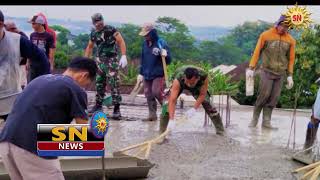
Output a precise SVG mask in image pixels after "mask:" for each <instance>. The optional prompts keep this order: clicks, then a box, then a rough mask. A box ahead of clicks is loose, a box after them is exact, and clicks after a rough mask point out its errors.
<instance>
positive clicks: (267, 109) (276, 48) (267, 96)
mask: <svg viewBox="0 0 320 180" xmlns="http://www.w3.org/2000/svg"><path fill="white" fill-rule="evenodd" d="M285 19H286V16H284V15H281V17H280V18H279V20H278V21H277V22H276V23H275V26H274V27H272V28H270V29H269V30H267V31H265V32H263V33H262V34H261V35H260V37H259V40H258V42H257V45H256V48H255V50H254V53H253V56H252V59H251V61H250V64H249V70H248V71H247V76H248V77H253V76H254V69H255V68H256V66H257V63H258V60H259V58H261V59H262V68H261V71H260V84H259V93H258V97H257V100H256V102H255V105H254V110H253V117H252V120H251V122H250V124H249V127H256V126H257V123H258V119H259V116H260V113H261V111H262V109H263V122H262V127H264V128H268V129H274V130H276V129H277V128H276V127H274V126H272V125H271V115H272V111H273V109H274V108H275V107H276V105H277V102H278V98H279V96H280V93H281V88H282V84H283V80H284V79H285V77H286V76H287V85H286V88H287V89H291V88H292V87H293V79H292V75H293V66H294V59H295V44H296V42H295V40H294V39H293V37H292V36H291V35H290V34H289V33H288V27H289V25H288V24H286V23H285Z"/></svg>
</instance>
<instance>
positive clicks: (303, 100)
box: [279, 25, 320, 108]
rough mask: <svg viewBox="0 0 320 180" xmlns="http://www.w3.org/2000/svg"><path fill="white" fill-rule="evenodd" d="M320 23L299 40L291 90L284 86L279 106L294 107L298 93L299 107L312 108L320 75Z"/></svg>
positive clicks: (304, 33)
mask: <svg viewBox="0 0 320 180" xmlns="http://www.w3.org/2000/svg"><path fill="white" fill-rule="evenodd" d="M319 37H320V25H315V26H313V27H311V28H309V29H306V30H304V31H303V32H302V34H301V37H300V38H299V39H298V40H297V46H296V59H295V67H294V74H293V80H294V82H295V84H294V86H293V88H292V89H291V90H287V89H286V88H283V90H282V95H281V97H280V103H279V106H281V107H290V108H292V107H293V103H292V102H294V100H295V97H296V95H298V101H297V107H300V108H310V107H311V106H312V105H313V103H314V101H315V98H316V95H317V91H318V88H319V87H318V86H317V85H316V84H315V81H316V80H317V78H319V75H320V49H319V47H320V38H319Z"/></svg>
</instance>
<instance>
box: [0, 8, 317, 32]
mask: <svg viewBox="0 0 320 180" xmlns="http://www.w3.org/2000/svg"><path fill="white" fill-rule="evenodd" d="M289 7H292V6H289ZM0 10H2V12H3V13H4V14H5V15H8V16H11V17H28V18H29V17H32V15H34V14H36V13H38V12H43V13H44V14H45V15H47V17H48V18H55V19H65V20H68V19H71V20H86V21H90V20H91V19H90V17H91V15H92V14H93V13H96V12H100V13H102V14H103V16H104V19H105V21H106V22H107V21H110V22H120V23H134V24H143V23H145V22H154V21H155V20H156V19H157V17H159V16H170V17H174V18H177V19H179V20H181V21H182V22H183V23H185V24H187V25H189V26H224V27H232V26H236V25H238V24H242V23H243V22H245V21H257V20H263V21H268V22H275V21H276V20H277V19H278V18H279V16H280V14H281V13H284V12H285V11H286V10H287V6H1V7H0ZM307 10H308V11H309V12H311V13H312V14H311V19H313V20H315V22H317V23H320V6H307ZM49 21H50V20H49Z"/></svg>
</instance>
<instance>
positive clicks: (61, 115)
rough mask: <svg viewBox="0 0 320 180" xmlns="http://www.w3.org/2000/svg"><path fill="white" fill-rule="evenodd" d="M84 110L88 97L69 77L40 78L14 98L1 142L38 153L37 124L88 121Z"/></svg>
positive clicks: (0, 136) (48, 76)
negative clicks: (82, 119)
mask: <svg viewBox="0 0 320 180" xmlns="http://www.w3.org/2000/svg"><path fill="white" fill-rule="evenodd" d="M86 108H87V94H86V92H85V91H84V90H83V89H82V88H80V86H78V85H77V84H76V82H75V81H74V80H73V79H72V78H71V77H68V76H63V75H52V74H48V75H43V76H40V77H38V78H36V79H34V80H33V81H31V83H30V84H29V85H28V86H26V88H25V89H24V90H23V91H22V93H21V94H20V95H19V96H18V97H17V99H16V101H15V103H14V106H13V109H12V111H11V113H10V114H9V116H8V119H7V121H6V124H5V127H4V128H3V130H2V132H1V134H0V141H7V142H10V143H12V144H15V145H16V146H19V147H21V148H23V149H25V150H27V151H29V152H32V153H34V154H37V124H70V122H71V121H72V119H73V118H77V117H79V118H85V119H87V114H86ZM46 158H56V157H46Z"/></svg>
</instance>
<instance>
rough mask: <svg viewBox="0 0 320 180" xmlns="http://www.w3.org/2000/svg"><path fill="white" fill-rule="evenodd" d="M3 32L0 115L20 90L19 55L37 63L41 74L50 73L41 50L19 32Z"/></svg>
mask: <svg viewBox="0 0 320 180" xmlns="http://www.w3.org/2000/svg"><path fill="white" fill-rule="evenodd" d="M4 32H5V34H4V38H3V39H2V40H0V115H6V114H9V113H10V111H11V108H12V106H13V102H14V100H15V97H16V96H17V95H18V94H19V93H20V92H21V90H22V89H21V84H20V67H19V63H20V60H21V58H20V57H25V58H29V59H31V60H32V61H33V62H34V63H35V64H38V66H39V67H40V69H41V74H48V73H50V64H49V61H48V58H47V57H46V55H45V54H44V53H43V51H41V50H40V49H39V48H38V47H37V46H35V45H34V44H32V42H31V41H29V40H28V39H27V38H25V37H23V36H21V35H20V34H17V33H12V32H8V31H4Z"/></svg>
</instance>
